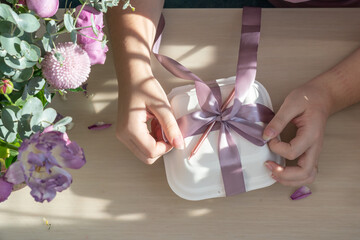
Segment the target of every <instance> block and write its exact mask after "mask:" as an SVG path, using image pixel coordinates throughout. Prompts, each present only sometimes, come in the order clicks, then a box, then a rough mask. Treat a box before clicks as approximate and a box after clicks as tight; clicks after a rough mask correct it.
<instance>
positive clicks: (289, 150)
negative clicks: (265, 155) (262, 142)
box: [268, 127, 316, 160]
mask: <svg viewBox="0 0 360 240" xmlns="http://www.w3.org/2000/svg"><path fill="white" fill-rule="evenodd" d="M314 132H316V130H315V129H312V128H311V127H308V128H307V129H305V127H302V128H299V129H298V131H297V132H296V136H295V138H293V139H292V140H291V141H290V142H289V143H287V142H282V141H280V140H279V139H278V138H273V139H271V140H270V141H269V142H268V145H269V148H270V150H271V151H273V152H274V153H277V154H279V155H280V156H282V157H284V158H286V159H289V160H295V159H296V158H298V157H299V156H300V155H301V154H303V153H304V152H306V151H307V150H308V149H309V148H310V147H311V146H312V145H313V144H314V140H313V139H314Z"/></svg>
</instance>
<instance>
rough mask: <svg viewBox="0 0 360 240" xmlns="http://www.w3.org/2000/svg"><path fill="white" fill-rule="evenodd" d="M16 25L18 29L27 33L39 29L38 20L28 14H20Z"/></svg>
mask: <svg viewBox="0 0 360 240" xmlns="http://www.w3.org/2000/svg"><path fill="white" fill-rule="evenodd" d="M17 24H18V26H19V28H20V29H22V30H24V31H25V32H28V33H32V32H36V31H37V30H39V28H40V23H39V20H38V19H37V18H36V17H35V16H34V15H32V14H30V13H22V14H20V15H19V18H18V21H17Z"/></svg>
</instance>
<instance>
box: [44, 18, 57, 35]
mask: <svg viewBox="0 0 360 240" xmlns="http://www.w3.org/2000/svg"><path fill="white" fill-rule="evenodd" d="M46 32H48V33H49V34H55V33H56V32H57V27H56V22H55V21H54V20H50V21H49V22H48V23H47V24H46Z"/></svg>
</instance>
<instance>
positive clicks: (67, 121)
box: [54, 117, 72, 128]
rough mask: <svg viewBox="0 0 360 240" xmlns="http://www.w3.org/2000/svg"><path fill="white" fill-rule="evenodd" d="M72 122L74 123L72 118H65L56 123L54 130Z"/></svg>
mask: <svg viewBox="0 0 360 240" xmlns="http://www.w3.org/2000/svg"><path fill="white" fill-rule="evenodd" d="M71 121H72V118H71V117H64V118H62V119H61V120H59V121H58V122H56V123H55V124H54V128H55V127H61V126H65V125H67V124H69V123H71Z"/></svg>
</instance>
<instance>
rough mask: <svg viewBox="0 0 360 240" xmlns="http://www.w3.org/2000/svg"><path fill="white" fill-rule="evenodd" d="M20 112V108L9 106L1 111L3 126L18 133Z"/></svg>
mask: <svg viewBox="0 0 360 240" xmlns="http://www.w3.org/2000/svg"><path fill="white" fill-rule="evenodd" d="M18 111H19V108H17V107H15V106H7V107H5V108H3V109H2V111H1V119H2V122H3V125H4V126H5V127H6V129H7V130H8V131H10V132H14V133H17V127H18V119H17V117H16V113H17V112H18Z"/></svg>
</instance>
